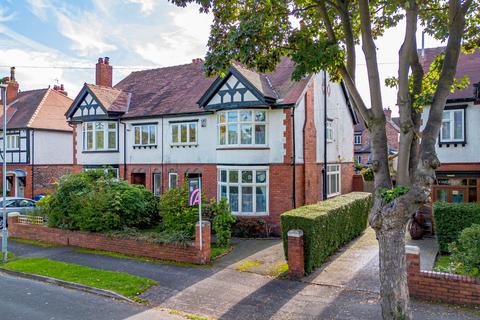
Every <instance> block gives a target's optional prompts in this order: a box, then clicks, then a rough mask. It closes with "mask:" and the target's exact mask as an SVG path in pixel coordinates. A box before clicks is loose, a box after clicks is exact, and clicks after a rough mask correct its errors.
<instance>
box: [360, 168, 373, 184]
mask: <svg viewBox="0 0 480 320" xmlns="http://www.w3.org/2000/svg"><path fill="white" fill-rule="evenodd" d="M360 174H361V175H362V176H363V180H365V181H373V180H374V179H375V176H374V174H373V170H372V168H363V169H362V170H360Z"/></svg>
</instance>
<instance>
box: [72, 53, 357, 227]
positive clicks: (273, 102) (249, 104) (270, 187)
mask: <svg viewBox="0 0 480 320" xmlns="http://www.w3.org/2000/svg"><path fill="white" fill-rule="evenodd" d="M106 65H107V66H108V67H106ZM111 68H112V66H111V65H110V64H109V61H108V60H107V61H106V62H105V59H103V60H101V59H99V62H98V63H97V83H96V84H95V85H92V84H85V85H84V87H83V89H82V90H81V92H80V93H79V95H78V96H77V97H76V98H75V100H74V102H73V103H72V105H71V107H70V109H69V110H68V111H67V113H66V116H67V119H68V121H69V122H70V123H71V125H72V126H73V127H74V128H75V132H76V137H75V139H76V147H75V149H76V161H77V164H78V166H79V168H81V167H83V168H95V167H96V168H105V170H110V171H111V172H113V173H115V174H117V175H118V176H119V177H121V178H125V179H126V180H128V181H130V182H131V183H137V184H143V185H145V186H146V187H147V188H148V189H150V190H152V191H153V192H155V194H157V195H159V194H160V193H161V192H164V191H165V190H167V189H168V188H171V187H175V186H178V185H179V184H183V183H187V184H189V185H190V186H192V187H193V186H196V185H198V184H199V182H200V179H201V181H202V186H203V188H204V191H205V194H206V196H207V197H208V198H211V197H216V198H219V197H226V198H227V199H228V201H229V203H230V206H231V208H232V211H233V212H234V214H236V215H238V216H241V217H245V218H253V219H264V220H265V221H266V222H267V223H269V224H270V225H271V226H272V227H273V230H275V231H278V225H279V215H280V214H281V213H282V212H284V211H286V210H289V209H291V208H293V207H294V206H299V205H302V204H304V203H305V201H308V202H309V203H310V202H315V201H319V200H321V195H322V190H323V187H322V168H324V167H325V165H324V164H323V163H322V161H323V158H324V154H323V153H324V152H327V162H328V165H327V170H325V174H326V175H327V179H326V180H327V187H326V188H327V191H328V192H327V193H328V195H329V196H334V195H336V194H340V193H346V192H349V191H351V178H352V175H353V170H350V169H351V168H352V164H353V137H352V132H353V125H354V124H355V120H354V119H353V117H352V114H353V112H352V110H350V109H349V108H350V107H349V103H348V97H347V95H346V92H345V91H344V90H343V89H342V87H341V85H340V84H336V83H333V82H329V83H328V86H329V90H328V96H327V97H326V98H327V99H325V100H326V101H327V112H328V117H329V119H330V123H329V137H330V138H331V139H329V141H328V143H327V150H325V148H324V144H323V141H324V136H323V132H324V124H323V115H324V112H325V105H324V97H323V93H322V85H323V82H322V81H323V75H317V74H315V75H310V76H308V77H306V78H304V79H302V80H300V81H298V82H297V81H293V80H292V79H291V76H292V73H293V71H294V68H295V66H294V64H293V62H292V61H291V60H290V59H288V58H283V59H282V60H281V62H280V63H279V65H278V67H277V70H276V71H274V72H272V73H268V74H262V73H257V72H255V71H253V70H249V69H246V68H244V67H242V66H240V65H237V64H234V65H232V66H231V67H230V69H229V71H228V73H227V75H226V76H225V77H224V78H220V77H219V78H216V79H212V78H207V77H206V76H205V75H204V69H203V61H202V60H201V59H194V61H193V63H191V64H186V65H180V66H173V67H166V68H159V69H153V70H145V71H138V72H133V73H131V74H130V75H129V76H127V77H126V78H125V79H123V80H121V81H120V82H119V83H118V84H116V85H115V86H113V87H111V86H106V82H105V81H99V78H102V77H105V78H106V79H111V72H112V69H111ZM104 71H107V72H110V74H109V75H107V76H105V74H103V73H102V72H104ZM99 74H100V76H99ZM311 152H313V153H314V155H311Z"/></svg>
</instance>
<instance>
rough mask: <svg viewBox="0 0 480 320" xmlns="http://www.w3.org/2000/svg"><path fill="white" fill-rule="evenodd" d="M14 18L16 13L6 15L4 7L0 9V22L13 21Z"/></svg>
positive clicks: (6, 11)
mask: <svg viewBox="0 0 480 320" xmlns="http://www.w3.org/2000/svg"><path fill="white" fill-rule="evenodd" d="M15 17H16V13H15V12H12V13H8V10H7V9H6V8H4V7H0V22H7V21H10V20H13V19H14V18H15Z"/></svg>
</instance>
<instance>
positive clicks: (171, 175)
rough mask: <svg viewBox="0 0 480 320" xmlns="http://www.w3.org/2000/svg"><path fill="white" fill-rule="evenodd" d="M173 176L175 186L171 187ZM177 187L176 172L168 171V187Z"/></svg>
mask: <svg viewBox="0 0 480 320" xmlns="http://www.w3.org/2000/svg"><path fill="white" fill-rule="evenodd" d="M173 176H175V187H172V177H173ZM174 188H178V173H177V172H169V173H168V189H174Z"/></svg>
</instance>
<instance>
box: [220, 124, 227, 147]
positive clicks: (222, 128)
mask: <svg viewBox="0 0 480 320" xmlns="http://www.w3.org/2000/svg"><path fill="white" fill-rule="evenodd" d="M219 131H220V145H224V144H225V142H226V141H225V140H226V135H227V127H226V126H220V128H219Z"/></svg>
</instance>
